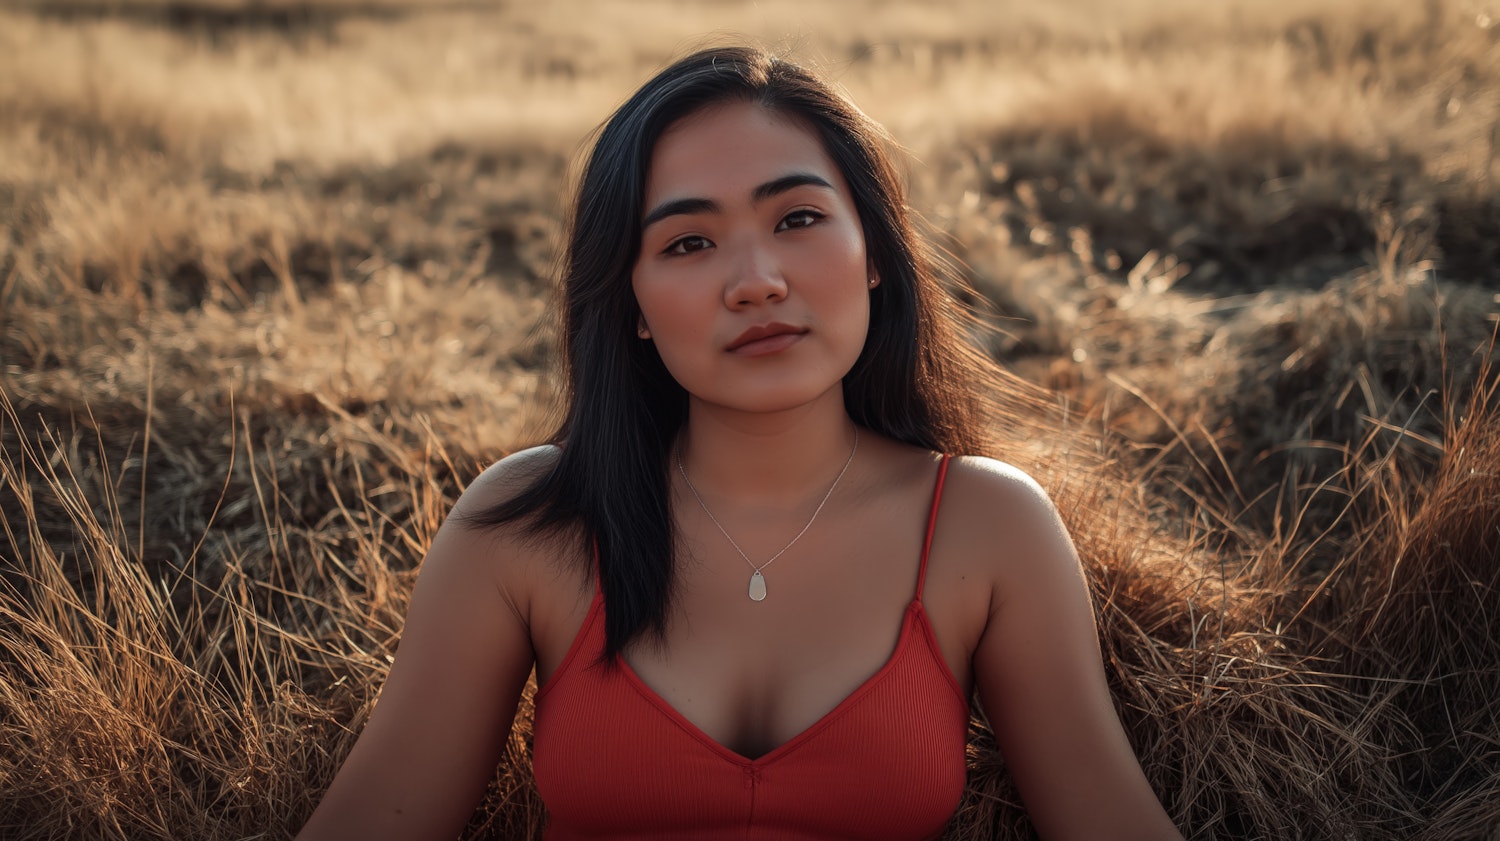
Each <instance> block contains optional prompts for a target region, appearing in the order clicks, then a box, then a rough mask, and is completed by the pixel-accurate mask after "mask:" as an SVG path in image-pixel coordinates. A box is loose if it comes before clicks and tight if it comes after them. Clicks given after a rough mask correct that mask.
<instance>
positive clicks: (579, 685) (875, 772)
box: [532, 456, 969, 841]
mask: <svg viewBox="0 0 1500 841" xmlns="http://www.w3.org/2000/svg"><path fill="white" fill-rule="evenodd" d="M947 472H948V459H947V457H946V456H944V457H943V460H942V463H941V464H940V465H939V467H938V477H937V484H936V487H935V488H934V490H933V495H932V508H931V511H930V512H929V514H928V518H927V535H926V537H925V539H924V540H923V544H922V558H921V562H920V565H919V567H918V572H917V587H916V594H915V595H914V596H913V598H912V601H911V604H910V605H909V606H908V607H907V609H906V614H905V616H904V618H903V619H902V624H901V633H900V636H899V638H898V639H897V641H896V649H895V651H894V652H892V653H891V656H890V659H889V660H887V661H886V663H885V665H884V666H882V667H881V668H880V670H879V671H877V672H876V673H875V674H873V675H871V676H870V678H869V679H868V680H866V681H865V682H864V683H862V684H860V686H859V688H857V689H855V690H854V691H853V692H852V693H850V694H849V696H848V697H846V698H845V699H844V700H843V701H841V702H840V703H839V704H838V706H836V707H834V708H833V709H832V710H830V711H829V712H828V713H827V714H826V715H824V716H823V717H822V718H821V719H819V720H818V721H817V722H816V723H814V724H813V725H812V726H811V727H808V728H807V729H806V730H804V731H802V732H801V733H799V734H798V735H796V736H794V737H792V738H791V739H790V740H789V741H787V742H786V743H784V744H782V745H781V746H780V747H778V748H776V749H775V750H772V751H771V752H770V753H767V754H765V755H764V756H761V757H759V758H756V759H748V758H746V757H744V756H741V755H739V754H738V753H735V752H734V751H732V750H730V749H729V748H726V747H724V746H723V745H721V744H719V743H718V742H716V741H714V740H713V739H712V738H710V737H709V736H708V735H707V734H706V733H704V732H703V731H702V730H699V729H698V728H697V727H696V726H695V725H693V723H692V722H690V721H688V720H687V719H686V718H684V717H683V716H682V715H680V714H678V712H677V711H676V710H675V709H673V708H672V707H671V706H670V705H669V704H667V702H666V701H664V700H663V699H662V698H661V697H660V696H659V695H657V694H656V693H655V692H654V691H652V690H651V688H650V687H648V686H647V685H646V684H645V682H643V681H642V680H641V679H640V677H639V676H637V675H636V673H635V671H634V670H633V669H631V668H630V666H629V664H627V663H625V661H624V660H623V659H622V660H620V661H619V666H620V667H619V668H618V669H614V670H606V669H602V668H599V667H597V666H595V665H593V664H595V663H597V662H598V659H599V655H600V653H601V652H602V651H603V648H604V621H603V613H604V609H603V599H602V596H601V594H600V593H599V592H598V590H597V588H596V590H595V594H594V601H593V604H592V605H591V606H590V607H589V612H588V616H587V617H586V618H585V619H584V621H583V627H582V628H580V629H579V631H578V636H577V638H575V639H574V640H573V645H572V647H571V648H570V649H569V650H568V653H567V656H566V657H565V658H564V659H563V662H562V664H561V665H560V666H558V669H557V672H556V674H554V675H553V676H552V677H551V678H549V679H548V681H547V683H546V685H544V686H542V687H541V688H540V689H539V690H538V691H537V693H536V718H535V725H534V731H533V732H534V742H533V752H532V757H533V758H532V766H533V770H534V772H535V775H536V782H537V788H538V789H539V790H540V792H541V795H542V800H543V801H544V802H545V803H546V805H547V811H548V823H547V834H546V837H547V839H548V841H571V839H582V838H611V839H688V838H693V839H721V838H736V839H767V841H769V840H770V839H776V840H777V841H781V839H786V841H795V839H808V841H811V839H828V838H848V839H902V841H910V839H923V838H938V837H939V836H941V835H942V833H943V830H944V829H945V828H946V826H947V824H948V821H949V819H950V818H951V817H952V816H953V812H954V810H955V809H956V808H957V807H958V803H959V800H960V798H961V797H962V796H963V790H964V776H965V772H966V767H965V759H964V746H965V741H966V738H967V734H968V722H969V703H968V699H967V698H965V697H964V695H963V692H962V691H961V690H960V689H959V686H958V682H957V681H956V680H955V679H954V677H953V673H952V671H950V670H949V668H948V664H947V663H946V662H945V661H944V660H943V654H942V651H941V649H939V648H938V643H937V638H936V637H935V636H934V635H933V632H932V625H931V623H930V622H929V621H928V619H927V614H926V613H925V612H924V610H923V608H922V585H923V583H924V582H925V580H926V577H927V555H928V552H929V550H930V548H931V546H932V529H933V524H934V523H935V522H936V521H937V512H938V502H939V501H940V500H941V498H942V493H943V479H944V477H945V476H946V475H947Z"/></svg>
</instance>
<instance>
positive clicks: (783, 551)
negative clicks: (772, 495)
mask: <svg viewBox="0 0 1500 841" xmlns="http://www.w3.org/2000/svg"><path fill="white" fill-rule="evenodd" d="M857 452H859V427H857V426H856V427H855V428H854V447H853V448H852V449H850V450H849V458H848V459H847V460H846V461H845V462H844V468H843V469H842V470H840V471H839V475H838V476H836V477H834V480H833V484H832V485H829V486H828V493H826V494H823V501H822V502H819V503H818V508H817V510H816V511H814V512H813V515H812V519H809V520H808V521H807V525H805V526H803V527H802V531H799V532H797V536H796V537H794V538H792V539H791V540H789V541H787V544H786V545H785V546H783V547H781V551H780V552H777V553H776V554H774V555H772V556H771V558H770V560H768V561H766V562H765V563H763V564H761V565H760V566H756V565H755V562H754V561H752V560H750V556H749V555H746V554H745V550H744V549H741V548H740V545H739V544H738V543H735V542H734V538H732V537H730V536H729V532H727V531H725V530H724V524H723V523H721V522H719V518H718V517H715V516H714V512H712V511H710V510H708V504H707V503H705V502H704V501H703V497H702V495H700V494H699V493H698V489H697V488H695V487H693V480H692V479H689V478H688V475H687V470H686V469H685V468H684V467H683V466H682V448H681V447H678V448H677V472H678V473H681V474H682V481H684V482H686V483H687V486H688V490H690V491H692V492H693V499H696V500H698V506H699V507H700V508H702V509H703V513H705V514H707V515H708V519H710V520H712V521H713V524H714V525H715V526H718V527H719V533H720V534H722V535H724V539H725V540H727V541H729V545H730V546H733V547H734V551H736V552H738V553H740V557H741V558H744V559H745V563H747V564H749V565H750V568H751V569H753V570H755V571H756V572H760V571H761V570H763V569H765V568H766V567H768V566H770V565H771V561H774V560H776V559H777V558H779V557H781V556H782V555H784V554H786V550H788V549H790V548H792V544H794V543H796V542H797V541H799V540H801V539H802V535H804V534H807V530H808V529H810V528H812V524H813V522H815V521H816V520H817V519H818V515H819V514H821V513H823V506H825V505H827V504H828V499H829V497H831V496H833V491H834V489H835V488H837V487H838V486H839V482H840V481H842V480H843V478H844V474H845V473H848V472H849V465H851V464H853V463H854V454H855V453H857Z"/></svg>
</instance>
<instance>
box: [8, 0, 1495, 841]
mask: <svg viewBox="0 0 1500 841" xmlns="http://www.w3.org/2000/svg"><path fill="white" fill-rule="evenodd" d="M1497 18H1500V10H1497V9H1495V8H1493V7H1490V6H1486V5H1483V4H1479V3H1470V2H1464V0H1447V2H1444V1H1443V0H1432V2H1426V3H1423V4H1411V3H1397V2H1376V3H1355V2H1352V0H1316V1H1315V2H1297V3H1293V2H1289V0H1272V1H1271V2H1262V3H1259V4H1254V5H1248V4H1246V5H1236V4H1211V5H1210V4H1198V3H1187V2H1179V1H1178V0H1172V2H1160V3H1155V4H1147V3H1144V2H1138V3H1125V4H1121V3H1103V2H1096V0H1074V2H1069V3H1056V4H1033V5H1032V6H1028V7H1025V8H1017V7H1012V6H1008V5H1006V4H993V3H981V2H977V0H975V2H965V0H954V2H951V3H948V4H941V5H936V6H934V5H933V4H923V5H922V6H921V7H920V8H917V7H911V8H905V7H895V8H892V7H889V6H888V5H887V4H878V3H869V4H866V3H860V2H854V0H850V2H846V3H837V4H835V3H828V4H797V3H791V2H782V0H771V2H761V3H756V4H717V5H715V6H711V7H710V6H704V5H701V4H687V3H680V2H672V0H653V2H650V3H645V4H605V3H601V4H597V5H587V4H579V3H553V4H536V5H535V6H533V7H525V8H523V7H516V8H505V9H495V8H490V7H488V6H485V5H476V4H465V3H449V2H437V0H434V2H427V3H423V2H415V0H412V2H358V1H357V0H325V2H318V3H291V2H287V3H269V4H265V3H243V2H240V1H239V0H199V1H194V2H182V0H135V1H134V2H127V1H126V0H119V1H118V2H105V0H70V2H67V3H58V2H46V3H43V2H39V1H38V2H25V3H18V4H14V5H11V6H9V7H7V8H5V9H3V10H0V218H3V220H4V224H5V228H6V230H7V232H8V236H7V237H5V238H3V239H0V513H3V537H0V569H3V579H0V745H4V750H3V751H0V835H3V836H4V837H6V838H11V837H15V838H22V839H25V838H55V837H70V838H71V837H77V838H119V839H137V838H182V837H192V838H208V839H213V838H245V837H287V836H289V835H290V834H291V833H292V832H294V831H295V829H296V828H297V826H298V825H300V822H301V821H302V820H303V819H304V818H305V816H306V815H307V813H308V812H309V811H310V809H311V808H312V805H313V804H314V802H315V801H316V799H317V797H318V794H319V792H320V791H321V789H322V787H323V786H324V785H326V782H327V781H328V779H329V778H330V776H331V774H332V773H333V770H334V769H335V768H336V767H337V765H338V763H339V760H340V758H341V757H342V756H343V755H344V753H345V752H346V751H347V750H348V748H349V746H350V744H351V743H352V740H353V739H354V737H355V734H357V732H358V730H359V727H360V726H361V724H362V722H363V720H364V718H365V716H366V715H367V714H368V711H369V709H370V707H371V705H372V704H373V702H374V698H375V696H376V694H377V692H378V690H379V686H380V684H381V681H382V679H383V677H384V675H385V671H386V668H387V666H388V664H389V660H390V657H391V656H392V654H393V652H394V650H395V648H396V646H397V644H398V642H399V638H400V632H401V617H402V616H403V614H404V610H405V604H406V599H407V596H408V593H409V590H410V586H411V583H412V581H413V579H414V577H415V574H416V569H417V567H418V565H419V563H420V559H421V556H422V554H423V551H424V549H425V547H426V545H427V543H428V541H429V540H430V538H431V536H432V534H433V532H434V530H435V529H436V527H437V525H438V523H439V522H441V519H442V517H443V516H444V514H445V513H446V511H447V508H448V507H449V506H450V505H451V504H452V502H453V500H454V499H456V498H457V495H458V494H459V493H460V492H461V490H462V487H463V484H464V483H465V482H466V481H467V480H468V479H469V477H471V476H473V475H475V474H476V473H477V472H478V470H479V469H480V468H481V467H482V466H483V465H484V464H486V463H488V462H489V461H491V460H493V459H494V458H495V457H496V456H498V455H500V454H502V453H503V452H505V451H507V450H509V449H511V448H513V447H516V446H518V445H520V444H521V443H523V442H524V441H525V440H526V439H527V436H528V435H529V434H531V433H530V432H529V431H528V417H529V411H530V409H529V407H533V406H536V405H538V404H541V403H544V402H545V400H546V376H545V374H546V368H547V363H548V360H549V358H550V356H549V354H550V343H549V341H548V339H547V337H546V336H545V335H544V334H539V333H535V332H534V331H533V326H534V325H535V324H536V323H537V320H538V317H539V315H540V314H541V312H542V310H543V308H544V306H545V300H546V294H547V291H548V289H549V287H550V265H551V260H552V258H553V246H554V242H555V236H556V232H557V228H558V224H559V221H558V220H559V216H560V204H561V195H562V193H563V191H564V185H565V182H566V171H567V166H568V162H569V160H570V159H571V157H572V154H573V150H574V149H575V145H576V143H577V139H578V138H579V137H581V136H583V134H584V133H585V132H586V131H587V130H588V129H589V127H591V126H592V125H593V124H594V123H595V122H596V121H597V120H598V119H600V118H601V117H602V116H603V115H604V114H605V113H606V112H607V110H608V109H609V107H610V106H611V105H612V104H613V103H614V102H616V101H618V99H619V98H620V97H622V96H623V95H625V93H627V92H628V90H629V88H630V87H631V86H632V85H633V84H635V83H636V82H637V81H638V80H639V79H641V78H643V77H644V76H645V75H646V74H647V73H649V72H650V70H651V69H652V68H654V67H655V66H658V65H659V64H660V63H661V62H662V61H664V60H665V59H666V58H668V57H670V56H671V55H672V54H673V53H675V52H677V51H680V50H681V49H683V48H684V47H686V46H688V45H690V44H692V43H695V42H697V41H698V40H699V39H700V38H701V37H702V33H705V32H711V31H716V30H735V31H739V32H745V33H749V34H751V35H756V36H760V37H764V38H767V39H769V40H770V41H771V42H772V43H776V44H783V45H789V46H792V47H794V48H795V49H796V51H797V52H798V53H799V54H800V55H802V56H803V57H808V58H811V59H813V60H814V61H816V62H818V63H820V64H821V65H822V66H823V67H824V68H825V69H827V70H828V71H829V72H831V73H833V75H835V76H836V77H837V78H838V79H840V80H841V81H842V82H843V83H844V84H845V85H846V86H847V87H848V88H849V89H850V90H851V91H852V92H853V93H854V95H855V97H856V98H857V99H858V101H860V102H861V104H862V105H863V106H864V107H866V108H867V109H868V110H869V111H870V112H871V114H872V115H874V116H875V117H876V118H878V119H880V120H882V121H884V122H886V123H887V124H888V125H890V126H891V127H892V129H893V131H894V133H895V135H896V136H897V137H899V138H900V139H901V140H902V141H903V142H904V143H905V144H906V145H907V146H908V147H909V148H910V150H911V151H912V152H913V162H912V164H911V166H910V179H911V182H912V188H913V192H914V194H915V197H914V202H915V203H916V204H917V205H918V206H919V207H921V208H924V209H926V210H928V211H929V213H928V215H929V218H930V220H931V222H932V223H933V228H934V230H935V232H936V235H937V236H939V237H941V238H942V239H943V242H944V244H945V245H946V246H947V247H948V248H949V249H950V250H952V251H953V252H954V253H955V255H956V256H957V257H959V258H960V259H961V260H962V261H963V262H964V264H965V267H966V269H967V271H968V272H969V273H970V275H971V279H972V280H973V281H974V282H975V284H976V286H977V287H978V288H979V290H980V291H981V292H982V294H983V298H981V299H976V300H974V301H973V303H974V305H975V306H976V307H978V308H980V309H981V310H985V311H987V312H989V313H990V314H991V315H992V316H993V317H994V319H995V321H996V323H997V325H998V326H999V327H1000V329H1001V332H1000V333H998V334H996V335H994V336H984V337H977V339H978V340H980V341H984V342H988V343H989V347H990V348H991V349H992V350H993V351H994V352H995V354H996V355H997V356H998V357H999V358H1000V359H1002V360H1003V361H1004V362H1005V363H1006V364H1008V365H1010V366H1011V367H1013V368H1014V369H1015V370H1017V371H1019V372H1021V373H1023V374H1024V375H1027V376H1029V377H1031V378H1033V379H1035V380H1037V381H1039V382H1041V383H1043V384H1045V385H1048V386H1050V387H1052V388H1055V389H1057V390H1058V391H1059V393H1060V395H1062V397H1061V399H1063V400H1065V401H1067V402H1068V403H1069V405H1070V406H1071V407H1072V409H1071V415H1070V416H1071V418H1072V421H1070V423H1071V424H1072V425H1073V427H1074V428H1073V429H1072V430H1071V431H1070V432H1069V433H1068V434H1066V435H1060V436H1059V437H1058V438H1057V439H1055V440H1052V441H1048V442H1044V443H1043V445H1042V446H1040V447H1035V448H1032V449H1030V450H1028V451H1026V452H1024V453H1018V454H1017V455H1018V458H1024V459H1025V460H1026V461H1027V462H1028V463H1029V464H1031V465H1033V466H1034V467H1035V468H1036V469H1037V470H1038V472H1039V473H1040V474H1041V475H1042V476H1043V477H1044V478H1045V479H1046V481H1047V483H1048V485H1049V486H1050V487H1051V488H1052V490H1053V491H1054V493H1055V495H1056V496H1057V498H1058V499H1059V501H1060V503H1061V505H1062V508H1063V510H1064V511H1065V512H1066V516H1067V518H1068V521H1069V526H1070V528H1071V529H1072V531H1073V532H1074V534H1075V535H1076V537H1077V539H1078V544H1079V548H1080V551H1081V552H1082V554H1083V556H1084V558H1085V561H1086V563H1087V564H1088V567H1089V570H1090V573H1091V580H1092V582H1093V586H1094V592H1095V596H1096V605H1097V607H1098V612H1099V616H1100V621H1101V639H1102V641H1103V643H1104V648H1105V654H1106V660H1107V667H1108V670H1109V674H1110V679H1111V681H1112V686H1113V687H1114V689H1115V692H1116V698H1117V701H1118V707H1119V710H1120V713H1121V716H1122V719H1123V720H1124V722H1125V724H1126V726H1127V730H1128V731H1129V733H1130V736H1131V739H1132V742H1133V744H1134V745H1135V746H1136V748H1137V751H1138V752H1139V754H1140V756H1141V758H1142V762H1143V765H1144V767H1145V769H1146V771H1147V774H1148V776H1149V777H1150V779H1151V780H1152V781H1153V783H1154V784H1155V785H1156V787H1157V790H1158V791H1159V792H1160V793H1161V794H1162V797H1163V800H1164V802H1165V803H1166V805H1167V807H1168V809H1169V810H1170V811H1171V812H1172V814H1173V815H1174V817H1176V819H1177V820H1178V822H1179V824H1180V825H1181V826H1183V827H1184V829H1185V830H1186V832H1187V833H1188V834H1189V836H1190V837H1195V838H1278V839H1279V838H1340V839H1343V838H1360V839H1365V838H1369V839H1405V838H1414V837H1415V838H1430V839H1435V840H1437V839H1442V841H1448V839H1471V838H1472V839H1490V838H1492V837H1493V836H1494V832H1496V831H1497V827H1500V805H1497V804H1500V790H1497V789H1500V721H1497V716H1500V700H1497V699H1500V665H1497V664H1500V627H1497V626H1496V623H1497V622H1500V579H1497V576H1500V572H1497V570H1500V562H1497V558H1500V545H1497V544H1500V415H1497V411H1500V405H1497V399H1500V396H1497V392H1496V388H1497V382H1500V381H1497V377H1496V375H1495V373H1494V370H1493V368H1491V367H1490V366H1491V365H1492V364H1493V361H1494V360H1495V356H1496V354H1495V346H1494V344H1493V340H1492V339H1493V335H1494V330H1495V325H1496V312H1497V306H1496V299H1495V295H1496V292H1497V290H1500V250H1497V248H1496V246H1495V243H1496V242H1500V193H1497V188H1496V182H1495V176H1496V168H1497V167H1496V147H1497V143H1500V129H1497V126H1500V94H1497V90H1500V86H1497V82H1500V78H1497V77H1500V25H1497V24H1496V19H1497ZM622 36H623V37H622ZM1075 433H1076V435H1075ZM1078 447H1084V448H1086V449H1087V450H1089V452H1080V451H1079V450H1078V449H1077V448H1078ZM529 709H530V708H529V702H527V703H523V705H522V710H521V714H520V716H519V718H518V720H517V726H516V728H515V731H514V733H513V735H512V739H511V744H510V752H509V753H508V755H507V759H506V761H505V762H504V763H503V764H502V766H501V767H500V768H499V769H497V775H496V779H495V782H494V784H493V786H492V787H491V790H490V792H489V794H488V796H487V798H486V801H485V803H484V804H483V805H482V807H481V808H480V809H479V810H478V811H477V812H476V814H475V816H474V820H473V821H472V823H471V826H470V828H469V832H468V835H470V836H471V837H499V838H515V837H528V836H534V835H535V834H536V832H537V831H538V829H539V827H540V826H541V825H542V822H543V820H544V814H543V811H542V806H541V804H540V803H539V801H538V799H537V798H536V795H535V792H534V790H533V789H532V788H531V786H530V782H529V772H528V770H527V769H528V763H527V761H526V755H527V754H526V752H527V742H528V732H529V729H528V728H529ZM970 764H971V777H970V786H969V790H968V794H967V797H966V799H965V801H964V805H963V807H962V808H961V810H960V813H959V814H958V816H957V817H956V819H955V822H954V825H953V827H952V831H951V833H950V835H951V836H952V837H954V838H996V837H998V838H1021V837H1028V835H1029V832H1030V830H1029V827H1028V825H1027V824H1026V822H1025V817H1024V811H1023V810H1022V809H1021V808H1020V805H1019V803H1018V800H1017V798H1016V795H1015V793H1014V790H1013V789H1012V788H1011V787H1010V784H1009V781H1008V779H1007V778H1006V776H1005V772H1004V764H1003V757H1001V756H1000V755H999V754H998V753H997V752H996V751H995V750H994V746H993V742H992V741H991V739H990V737H989V735H988V731H987V729H986V728H985V726H984V724H983V722H982V721H976V722H975V723H974V726H973V739H972V740H971V749H970Z"/></svg>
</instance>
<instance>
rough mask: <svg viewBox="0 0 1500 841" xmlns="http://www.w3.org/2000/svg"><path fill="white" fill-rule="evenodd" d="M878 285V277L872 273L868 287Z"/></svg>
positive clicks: (872, 287)
mask: <svg viewBox="0 0 1500 841" xmlns="http://www.w3.org/2000/svg"><path fill="white" fill-rule="evenodd" d="M879 285H880V278H878V277H876V276H874V275H870V288H871V289H874V288H875V287H877V286H879Z"/></svg>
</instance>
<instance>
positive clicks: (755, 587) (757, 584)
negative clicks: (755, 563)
mask: <svg viewBox="0 0 1500 841" xmlns="http://www.w3.org/2000/svg"><path fill="white" fill-rule="evenodd" d="M765 600H766V577H765V576H764V575H761V574H760V570H756V571H755V574H754V575H751V576H750V601H752V602H762V601H765Z"/></svg>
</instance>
